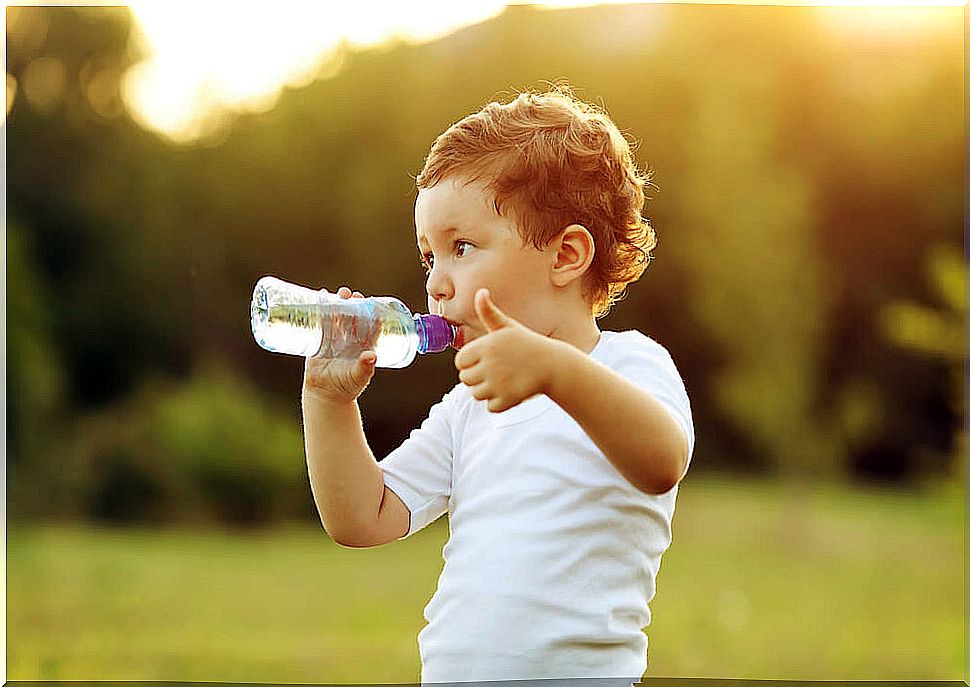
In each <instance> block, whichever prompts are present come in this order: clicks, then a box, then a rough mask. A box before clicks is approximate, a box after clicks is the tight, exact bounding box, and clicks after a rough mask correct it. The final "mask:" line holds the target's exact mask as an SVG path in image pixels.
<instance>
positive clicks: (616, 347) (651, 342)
mask: <svg viewBox="0 0 970 687" xmlns="http://www.w3.org/2000/svg"><path fill="white" fill-rule="evenodd" d="M600 335H601V337H602V339H601V341H600V345H598V346H597V347H596V348H594V349H593V352H592V355H593V357H599V356H603V357H610V358H613V357H617V356H625V355H630V354H633V355H637V354H640V355H650V356H659V357H661V358H670V357H671V356H670V352H669V351H668V350H667V348H666V347H665V346H664V345H663V344H661V343H660V342H659V341H657V340H656V339H654V338H653V337H650V336H647V335H646V334H644V333H643V332H641V331H640V330H638V329H627V330H624V331H622V332H614V331H602V332H600ZM597 354H599V356H597Z"/></svg>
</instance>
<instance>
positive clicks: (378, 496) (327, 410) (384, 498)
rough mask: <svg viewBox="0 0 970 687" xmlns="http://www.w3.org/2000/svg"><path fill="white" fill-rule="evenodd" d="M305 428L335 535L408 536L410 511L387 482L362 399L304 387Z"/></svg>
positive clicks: (322, 505) (365, 538) (317, 493)
mask: <svg viewBox="0 0 970 687" xmlns="http://www.w3.org/2000/svg"><path fill="white" fill-rule="evenodd" d="M303 432H304V438H305V444H306V458H307V472H308V474H309V477H310V489H311V491H312V492H313V500H314V502H315V503H316V506H317V511H318V512H319V513H320V520H321V521H322V523H323V527H324V529H325V530H326V531H327V533H328V534H329V535H330V536H331V538H333V540H334V541H336V542H337V543H339V544H343V545H344V546H352V547H361V546H378V545H380V544H385V543H387V542H390V541H394V540H396V539H399V538H400V537H403V536H404V534H405V533H406V532H407V531H408V526H409V524H410V512H409V511H408V509H407V506H405V505H404V503H403V502H402V501H401V499H399V498H398V497H397V495H396V494H395V493H394V492H393V491H391V490H390V489H388V488H386V487H385V486H384V476H383V473H382V472H381V469H380V467H378V464H377V461H376V460H375V458H374V454H373V453H372V452H371V450H370V447H369V446H368V445H367V439H366V437H365V436H364V429H363V426H362V423H361V418H360V409H359V408H358V406H357V402H356V401H351V402H349V403H348V402H342V401H341V402H337V401H333V400H330V399H328V398H325V397H323V396H321V395H319V394H315V393H314V392H313V391H312V390H307V389H304V391H303Z"/></svg>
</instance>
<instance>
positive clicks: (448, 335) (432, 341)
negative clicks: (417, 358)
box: [414, 315, 457, 353]
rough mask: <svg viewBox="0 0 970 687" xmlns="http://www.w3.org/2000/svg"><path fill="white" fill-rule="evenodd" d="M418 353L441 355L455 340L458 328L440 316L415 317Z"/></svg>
mask: <svg viewBox="0 0 970 687" xmlns="http://www.w3.org/2000/svg"><path fill="white" fill-rule="evenodd" d="M414 324H415V327H416V329H417V330H418V353H440V352H441V351H443V350H445V349H446V348H448V346H450V345H451V343H452V342H453V341H454V340H455V335H456V333H457V328H456V327H455V326H454V325H453V324H451V323H450V322H449V321H448V320H446V319H445V318H443V317H441V316H440V315H415V316H414Z"/></svg>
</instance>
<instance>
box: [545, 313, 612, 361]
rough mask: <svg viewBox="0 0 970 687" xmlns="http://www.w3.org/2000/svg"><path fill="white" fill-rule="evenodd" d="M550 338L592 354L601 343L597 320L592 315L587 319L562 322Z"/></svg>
mask: <svg viewBox="0 0 970 687" xmlns="http://www.w3.org/2000/svg"><path fill="white" fill-rule="evenodd" d="M549 336H550V337H552V338H553V339H557V340H558V341H562V342H564V343H568V344H570V345H572V346H575V347H576V348H578V349H579V350H581V351H582V352H583V353H591V352H592V351H593V349H594V348H596V344H598V343H599V340H600V330H599V327H597V326H596V318H594V317H593V316H592V315H591V314H590V315H587V316H586V317H581V318H575V319H569V318H567V319H564V320H560V322H559V323H558V324H557V325H556V327H555V329H553V330H552V332H550V333H549Z"/></svg>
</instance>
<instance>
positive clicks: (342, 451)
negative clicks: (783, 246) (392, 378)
mask: <svg viewBox="0 0 970 687" xmlns="http://www.w3.org/2000/svg"><path fill="white" fill-rule="evenodd" d="M646 183H647V179H646V178H645V177H644V176H643V175H641V174H640V173H639V172H638V171H637V169H636V166H635V164H634V161H633V158H632V155H631V153H630V148H629V145H628V143H627V141H626V140H625V138H624V137H623V135H622V134H621V133H620V132H619V131H618V129H617V128H616V126H615V124H613V122H612V121H610V119H609V118H608V117H607V116H606V115H605V114H603V113H601V112H600V111H599V110H597V109H595V108H594V107H592V106H591V105H588V104H586V103H583V102H580V101H578V100H576V99H575V98H574V97H573V96H572V95H571V94H569V93H568V92H567V91H564V90H561V89H557V90H554V91H551V92H548V93H543V94H534V93H525V94H520V95H519V96H518V97H516V98H515V99H514V100H512V101H511V102H508V103H505V104H500V103H494V102H493V103H490V104H489V105H487V106H486V107H484V108H483V109H482V110H481V111H480V112H478V113H475V114H472V115H469V116H468V117H466V118H464V119H462V120H461V121H459V122H458V123H456V124H454V125H453V126H452V127H451V128H449V129H448V130H447V131H445V132H444V133H443V134H442V135H441V136H439V137H438V139H437V140H436V141H435V143H434V145H433V146H432V148H431V151H430V153H429V154H428V157H427V160H426V162H425V166H424V169H423V170H422V172H421V173H420V175H419V176H418V177H417V186H418V189H419V192H418V198H417V202H416V204H415V225H416V229H417V244H418V247H419V252H420V254H421V260H422V262H423V263H424V265H425V267H426V269H427V271H428V277H427V293H428V307H429V310H430V311H431V312H438V313H440V314H442V315H444V316H445V317H446V318H447V319H448V320H449V321H451V322H452V323H453V324H455V325H457V326H458V328H459V332H460V333H459V335H458V338H457V340H456V342H455V344H454V347H455V348H456V349H459V352H458V353H457V355H456V356H455V367H456V368H457V369H458V379H459V380H460V383H459V384H457V385H456V386H455V387H454V388H453V389H452V390H451V391H449V392H448V393H447V394H445V396H444V397H443V398H442V400H441V401H440V402H439V403H437V404H436V405H435V406H434V407H432V408H431V410H430V413H429V416H428V418H427V419H426V420H425V421H424V422H423V423H422V424H421V427H420V428H418V429H416V430H414V431H413V432H412V433H411V435H410V437H409V438H408V439H406V440H405V441H404V443H402V444H401V446H399V447H398V448H397V449H395V450H394V451H393V452H391V454H390V455H388V456H387V457H386V458H385V459H384V460H383V461H381V462H377V461H376V460H375V459H374V456H373V454H372V453H371V451H370V448H369V447H368V444H367V440H366V438H365V436H364V432H363V430H362V425H361V418H360V411H359V408H358V406H357V403H356V399H357V397H358V396H359V395H360V393H361V392H362V391H363V390H364V388H365V387H366V386H367V384H368V383H369V382H370V380H371V377H372V376H373V374H374V361H375V359H376V356H375V355H374V354H373V353H372V352H370V351H367V352H364V353H363V354H361V356H360V357H359V358H358V359H357V360H356V361H333V360H322V359H312V358H311V359H307V361H306V369H305V374H304V385H303V411H304V432H305V438H306V452H307V465H308V470H309V477H310V483H311V486H312V490H313V496H314V500H315V502H316V505H317V508H318V510H319V512H320V517H321V519H322V522H323V525H324V527H325V529H326V530H327V532H328V533H329V534H330V536H331V537H332V538H333V539H334V540H336V541H337V542H339V543H341V544H343V545H345V546H350V547H364V546H378V545H380V544H384V543H387V542H391V541H395V540H397V539H403V538H405V537H408V536H410V535H412V534H414V533H415V532H416V531H418V530H420V529H421V528H423V527H425V526H426V525H428V524H429V523H430V522H432V521H433V520H435V519H436V518H438V517H439V516H441V515H442V514H444V513H446V512H447V513H448V517H449V526H450V532H451V534H450V537H449V539H448V543H447V544H446V546H445V548H444V551H443V555H444V559H445V565H444V569H443V570H442V573H441V577H440V579H439V581H438V588H437V591H436V592H435V594H434V596H433V597H432V598H431V601H430V602H429V603H428V605H427V607H426V608H425V614H424V615H425V619H426V620H427V622H428V624H427V625H426V626H425V628H424V629H423V630H422V631H421V633H420V634H419V636H418V643H419V648H420V654H421V665H422V683H437V682H474V681H486V680H489V681H492V680H529V679H545V678H556V679H567V678H623V679H624V681H625V682H624V683H625V684H629V683H630V682H631V681H637V680H639V679H640V677H641V676H642V675H643V672H644V670H645V669H646V664H647V661H646V659H647V655H646V654H647V638H646V636H645V635H644V633H643V631H642V629H643V628H644V627H646V626H647V625H648V624H649V622H650V611H649V608H648V605H647V604H648V602H649V601H650V600H651V598H652V597H653V595H654V591H655V580H656V576H657V571H658V569H659V567H660V559H661V556H662V554H663V553H664V551H665V550H666V549H667V547H668V546H669V545H670V541H671V518H672V516H673V511H674V501H675V499H676V497H677V484H678V482H679V480H680V479H681V478H682V477H683V475H684V473H685V472H686V470H687V466H688V464H689V462H690V457H691V454H692V452H693V445H694V430H693V424H692V418H691V411H690V404H689V401H688V398H687V394H686V391H685V388H684V384H683V382H682V380H681V378H680V375H679V373H678V371H677V368H676V366H675V365H674V362H673V361H672V360H671V357H670V355H669V354H668V353H667V351H666V350H665V349H664V347H663V346H661V345H660V344H659V343H657V342H655V341H654V340H652V339H650V338H649V337H647V336H644V335H643V334H641V333H639V332H637V331H635V330H633V331H625V332H609V331H603V332H601V331H599V329H598V327H597V325H596V319H597V317H599V316H601V315H603V314H605V313H606V312H607V310H608V309H609V307H610V305H611V304H612V303H613V302H614V301H616V300H617V299H618V298H619V297H620V296H621V295H622V292H623V291H624V289H625V287H626V285H627V284H628V283H630V282H633V281H635V280H636V279H638V278H639V277H640V275H641V274H642V273H643V271H644V269H645V268H646V266H647V264H648V262H649V260H650V257H651V256H650V251H651V250H652V249H653V248H654V247H655V245H656V238H655V235H654V232H653V229H652V228H651V227H650V225H649V223H648V222H647V221H646V220H644V219H643V218H642V217H641V215H640V213H641V210H642V209H643V205H644V193H643V188H644V186H645V184H646ZM339 294H340V295H341V296H342V297H344V298H347V297H350V296H351V292H350V290H349V289H348V288H346V287H342V288H341V289H340V291H339ZM360 295H361V294H360V293H357V292H354V293H353V296H355V297H359V296H360Z"/></svg>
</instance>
